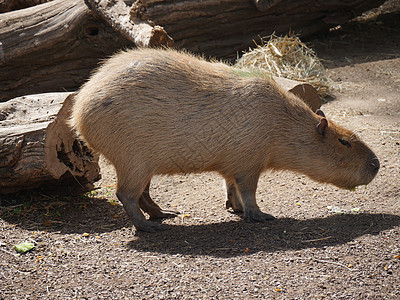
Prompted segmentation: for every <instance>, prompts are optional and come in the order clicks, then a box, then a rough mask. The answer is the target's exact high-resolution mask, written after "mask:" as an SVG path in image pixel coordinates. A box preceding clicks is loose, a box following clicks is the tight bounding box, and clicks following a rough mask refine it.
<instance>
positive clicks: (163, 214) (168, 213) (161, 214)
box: [150, 209, 180, 220]
mask: <svg viewBox="0 0 400 300" xmlns="http://www.w3.org/2000/svg"><path fill="white" fill-rule="evenodd" d="M179 214H180V213H179V212H178V211H173V210H166V209H160V210H159V211H157V212H156V213H153V215H150V220H152V219H167V218H175V217H177V216H178V215H179Z"/></svg>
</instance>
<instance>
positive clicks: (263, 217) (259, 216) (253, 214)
mask: <svg viewBox="0 0 400 300" xmlns="http://www.w3.org/2000/svg"><path fill="white" fill-rule="evenodd" d="M244 220H245V221H246V222H267V221H270V220H275V217H274V216H272V215H270V214H266V213H263V212H262V211H260V210H256V211H254V210H248V211H245V213H244Z"/></svg>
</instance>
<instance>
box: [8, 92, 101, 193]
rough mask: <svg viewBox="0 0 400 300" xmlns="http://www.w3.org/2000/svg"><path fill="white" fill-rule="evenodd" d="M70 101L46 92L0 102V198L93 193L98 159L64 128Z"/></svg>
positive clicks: (59, 94)
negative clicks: (27, 192)
mask: <svg viewBox="0 0 400 300" xmlns="http://www.w3.org/2000/svg"><path fill="white" fill-rule="evenodd" d="M72 98H73V94H71V93H49V94H38V95H30V96H23V97H19V98H15V99H13V100H10V101H8V102H6V103H0V145H1V148H0V193H2V194H5V193H11V192H15V191H18V190H22V189H30V188H37V187H44V188H46V189H47V188H52V189H62V190H63V192H65V190H66V189H67V190H69V189H71V192H75V193H76V192H83V191H87V190H90V189H92V188H93V185H92V183H93V182H95V181H96V180H98V179H99V178H100V177H99V166H98V163H97V158H96V157H94V156H93V155H92V153H91V152H90V151H89V150H88V149H87V148H86V147H85V146H83V145H82V143H81V142H80V141H79V140H78V139H77V138H76V137H75V135H74V133H73V132H72V131H71V129H70V128H69V126H67V123H66V120H67V119H68V116H69V110H70V107H71V105H72Z"/></svg>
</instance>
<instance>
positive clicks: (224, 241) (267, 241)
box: [128, 214, 400, 257]
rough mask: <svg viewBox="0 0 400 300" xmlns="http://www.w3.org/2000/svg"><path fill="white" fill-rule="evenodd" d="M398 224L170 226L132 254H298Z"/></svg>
mask: <svg viewBox="0 0 400 300" xmlns="http://www.w3.org/2000/svg"><path fill="white" fill-rule="evenodd" d="M399 225H400V216H397V215H389V214H356V215H332V216H329V217H326V218H316V219H307V220H297V219H292V218H285V219H277V220H275V221H271V222H269V223H265V224H260V223H245V222H243V221H238V222H235V221H231V222H225V223H215V224H207V225H193V226H183V225H182V226H169V228H168V229H167V231H162V232H157V233H151V234H149V233H141V232H138V233H137V234H136V238H135V239H134V240H132V241H130V242H129V244H128V246H129V247H130V248H131V249H135V250H139V251H152V252H159V253H167V254H184V255H211V256H217V257H231V256H237V255H242V254H245V253H254V252H258V251H265V252H274V251H282V250H291V249H292V250H300V249H304V248H320V247H324V246H332V245H338V244H345V243H347V242H349V241H351V240H354V239H356V238H358V237H360V236H363V235H367V234H371V235H376V234H379V233H380V232H382V231H384V230H387V229H391V228H393V227H396V226H399Z"/></svg>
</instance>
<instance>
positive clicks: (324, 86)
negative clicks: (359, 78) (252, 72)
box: [235, 35, 331, 98]
mask: <svg viewBox="0 0 400 300" xmlns="http://www.w3.org/2000/svg"><path fill="white" fill-rule="evenodd" d="M261 41H262V44H261V45H257V44H256V46H257V47H256V48H255V49H252V50H251V51H249V52H245V53H244V54H243V56H242V57H241V58H240V59H238V60H237V62H236V64H235V66H236V67H239V68H261V69H265V70H267V72H269V73H271V76H276V77H284V78H288V79H292V80H297V81H302V82H307V83H309V84H310V85H312V86H313V87H314V88H315V89H316V90H317V92H318V94H319V95H320V96H321V97H322V98H325V97H326V96H328V95H330V90H331V80H330V79H329V78H328V77H327V75H326V71H325V68H324V67H323V65H322V63H321V62H320V60H319V59H318V57H317V56H316V55H315V53H314V51H313V50H312V49H310V48H308V47H307V46H306V45H305V44H304V43H302V42H301V41H300V39H299V38H298V37H296V36H287V35H286V36H285V37H278V36H275V35H271V36H270V37H269V40H268V41H267V42H266V39H262V40H261Z"/></svg>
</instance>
